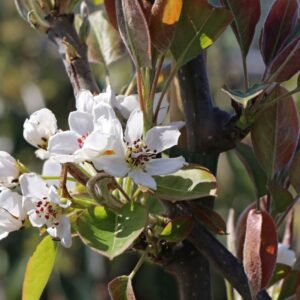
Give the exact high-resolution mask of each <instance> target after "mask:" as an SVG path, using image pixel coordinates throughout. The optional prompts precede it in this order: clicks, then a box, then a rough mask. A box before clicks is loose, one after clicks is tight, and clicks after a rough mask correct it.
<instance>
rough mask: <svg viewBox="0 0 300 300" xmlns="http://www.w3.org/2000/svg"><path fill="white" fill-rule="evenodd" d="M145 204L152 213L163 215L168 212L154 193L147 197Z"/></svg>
mask: <svg viewBox="0 0 300 300" xmlns="http://www.w3.org/2000/svg"><path fill="white" fill-rule="evenodd" d="M144 205H145V207H146V208H147V209H148V212H149V213H150V214H156V215H163V214H165V213H166V208H165V207H164V205H163V204H162V203H161V201H160V200H159V199H157V198H156V197H154V196H153V195H149V196H148V197H146V201H145V203H144Z"/></svg>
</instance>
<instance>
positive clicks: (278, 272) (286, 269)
mask: <svg viewBox="0 0 300 300" xmlns="http://www.w3.org/2000/svg"><path fill="white" fill-rule="evenodd" d="M291 271H292V268H291V267H290V266H287V265H284V264H276V267H275V270H274V272H273V276H272V279H271V281H270V283H269V287H270V286H272V285H273V284H275V283H276V282H278V281H279V280H281V279H284V278H285V277H287V276H288V275H289V274H290V272H291Z"/></svg>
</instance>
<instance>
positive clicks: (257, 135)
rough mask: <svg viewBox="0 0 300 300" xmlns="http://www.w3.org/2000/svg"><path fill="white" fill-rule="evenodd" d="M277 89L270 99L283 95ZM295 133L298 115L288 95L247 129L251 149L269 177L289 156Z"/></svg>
mask: <svg viewBox="0 0 300 300" xmlns="http://www.w3.org/2000/svg"><path fill="white" fill-rule="evenodd" d="M285 93H286V90H285V89H284V88H282V87H279V88H277V89H276V90H275V91H274V92H273V93H272V95H271V97H270V98H272V99H274V98H277V97H278V96H280V95H282V94H285ZM298 133H299V122H298V114H297V109H296V106H295V103H294V101H293V98H292V97H286V98H284V99H282V100H280V101H278V102H277V103H275V104H274V105H273V106H271V107H270V108H269V109H267V110H266V111H264V112H263V113H262V114H261V115H260V116H259V117H258V119H257V120H256V122H255V123H254V125H253V127H252V129H251V138H252V142H253V147H254V152H255V154H256V156H257V158H258V159H259V161H260V163H261V164H262V166H263V168H264V170H265V172H266V173H267V175H268V176H269V178H272V177H273V176H274V175H275V174H276V173H278V172H279V171H281V170H282V169H283V168H284V167H285V166H286V165H287V163H288V162H289V161H290V159H291V158H292V157H293V155H294V152H295V149H296V146H297V139H298Z"/></svg>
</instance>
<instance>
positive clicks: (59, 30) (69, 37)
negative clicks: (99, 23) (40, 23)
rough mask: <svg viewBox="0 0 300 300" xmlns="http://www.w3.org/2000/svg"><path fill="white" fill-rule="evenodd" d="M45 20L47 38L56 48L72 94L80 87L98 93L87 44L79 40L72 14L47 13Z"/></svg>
mask: <svg viewBox="0 0 300 300" xmlns="http://www.w3.org/2000/svg"><path fill="white" fill-rule="evenodd" d="M46 20H47V21H48V22H49V24H50V27H49V28H48V30H47V34H48V38H49V39H50V40H51V41H52V42H54V43H55V44H56V46H57V48H58V52H59V54H60V56H61V59H62V61H63V63H64V66H65V69H66V72H67V74H68V76H69V79H70V81H71V84H72V86H73V90H74V94H75V95H76V94H77V93H78V91H79V90H80V89H87V90H90V91H91V92H92V93H99V88H98V86H97V84H96V82H95V79H94V77H93V75H92V72H91V69H90V66H89V63H88V59H87V46H86V45H85V44H84V43H82V42H81V41H80V39H79V37H78V34H77V32H76V30H75V28H74V25H73V21H74V15H73V14H68V15H58V14H57V13H56V12H54V13H52V14H49V15H48V16H47V18H46Z"/></svg>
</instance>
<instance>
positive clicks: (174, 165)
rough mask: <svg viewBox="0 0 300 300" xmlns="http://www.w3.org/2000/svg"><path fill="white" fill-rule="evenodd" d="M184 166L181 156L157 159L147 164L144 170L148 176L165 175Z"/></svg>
mask: <svg viewBox="0 0 300 300" xmlns="http://www.w3.org/2000/svg"><path fill="white" fill-rule="evenodd" d="M185 164H186V162H185V159H184V158H183V157H182V156H180V157H175V158H157V159H152V160H150V161H149V162H147V163H146V164H145V169H146V171H147V173H148V174H149V175H167V174H172V173H174V172H176V171H178V170H179V169H181V168H182V167H183V166H184V165H185Z"/></svg>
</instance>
